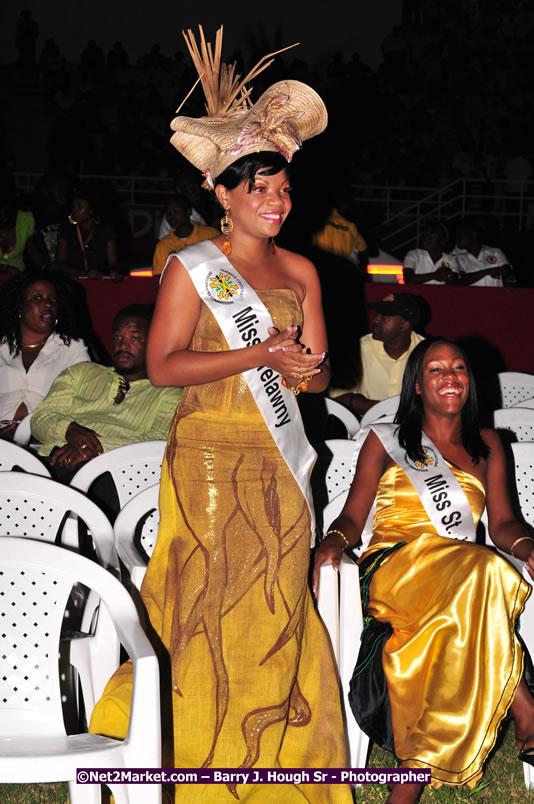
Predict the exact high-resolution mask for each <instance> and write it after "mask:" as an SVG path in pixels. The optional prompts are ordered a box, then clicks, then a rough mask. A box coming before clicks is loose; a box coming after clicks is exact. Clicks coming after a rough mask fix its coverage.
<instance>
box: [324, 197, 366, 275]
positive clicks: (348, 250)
mask: <svg viewBox="0 0 534 804" xmlns="http://www.w3.org/2000/svg"><path fill="white" fill-rule="evenodd" d="M313 245H314V246H316V247H317V248H319V249H321V251H328V252H329V253H330V254H335V255H336V256H338V257H345V258H347V259H349V260H352V262H354V263H356V265H360V264H361V261H362V258H363V259H364V260H365V255H366V254H367V243H366V242H365V240H364V239H363V237H362V236H361V234H360V233H359V231H358V228H357V226H356V224H355V223H353V222H352V221H349V220H347V218H344V217H343V215H341V214H340V213H339V212H338V210H337V209H332V210H331V211H330V214H329V215H328V220H327V221H326V223H325V225H324V226H323V228H322V229H320V230H319V231H318V232H315V234H314V235H313Z"/></svg>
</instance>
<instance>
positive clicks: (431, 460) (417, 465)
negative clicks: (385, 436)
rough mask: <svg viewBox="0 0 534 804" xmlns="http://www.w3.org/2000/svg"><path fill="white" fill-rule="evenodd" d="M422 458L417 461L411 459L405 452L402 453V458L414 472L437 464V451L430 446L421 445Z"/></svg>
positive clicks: (426, 469) (422, 470) (431, 467)
mask: <svg viewBox="0 0 534 804" xmlns="http://www.w3.org/2000/svg"><path fill="white" fill-rule="evenodd" d="M423 453H424V458H423V459H422V460H419V461H412V459H411V458H409V457H408V455H407V453H405V454H404V460H405V461H406V463H407V464H408V466H409V467H410V468H411V469H413V470H414V471H415V472H426V471H428V469H433V468H434V467H436V466H437V465H438V453H437V452H436V450H435V449H433V448H432V447H423Z"/></svg>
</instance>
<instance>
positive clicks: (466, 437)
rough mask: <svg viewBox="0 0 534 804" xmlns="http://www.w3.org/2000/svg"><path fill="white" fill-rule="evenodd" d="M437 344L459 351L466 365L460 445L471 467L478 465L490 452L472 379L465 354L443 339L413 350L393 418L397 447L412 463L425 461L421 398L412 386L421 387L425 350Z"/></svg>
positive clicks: (427, 339) (428, 341)
mask: <svg viewBox="0 0 534 804" xmlns="http://www.w3.org/2000/svg"><path fill="white" fill-rule="evenodd" d="M438 343H443V344H448V345H449V346H453V347H454V348H455V349H457V350H458V351H459V353H460V354H461V356H462V360H463V361H464V363H465V368H466V370H467V376H468V378H469V393H468V396H467V399H466V402H465V405H464V407H463V410H462V444H463V446H464V448H465V449H466V451H467V453H468V454H469V455H470V456H471V457H472V459H473V461H474V463H478V461H479V460H480V458H487V457H488V455H489V448H488V445H487V444H486V442H485V441H484V439H483V438H482V436H481V435H480V425H479V422H478V404H477V392H476V386H475V377H474V374H473V370H472V368H471V364H470V363H469V360H468V358H467V355H466V354H465V352H464V350H463V349H462V348H461V347H460V346H458V345H457V344H456V343H453V342H452V341H449V340H447V339H446V338H435V339H432V338H426V339H425V340H424V341H421V343H420V344H418V345H417V346H416V347H415V349H414V350H413V352H412V353H411V355H410V356H409V358H408V362H407V363H406V368H405V370H404V376H403V378H402V390H401V394H400V401H399V407H398V410H397V414H396V416H395V423H396V424H399V425H400V426H399V428H398V431H397V432H398V438H399V443H400V445H401V447H403V449H405V450H406V452H407V453H408V457H409V458H411V459H412V460H413V461H417V460H423V459H424V454H423V448H422V446H421V431H422V427H423V416H424V410H423V402H422V399H421V395H420V394H418V393H416V390H415V386H416V383H419V385H421V384H422V381H423V363H424V361H425V357H426V354H427V352H428V350H429V349H430V348H431V347H432V346H434V345H435V344H438Z"/></svg>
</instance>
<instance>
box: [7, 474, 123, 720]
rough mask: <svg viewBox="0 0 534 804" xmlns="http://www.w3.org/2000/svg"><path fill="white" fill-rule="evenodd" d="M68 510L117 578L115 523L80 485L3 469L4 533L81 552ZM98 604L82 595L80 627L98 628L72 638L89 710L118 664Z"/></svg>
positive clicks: (110, 631)
mask: <svg viewBox="0 0 534 804" xmlns="http://www.w3.org/2000/svg"><path fill="white" fill-rule="evenodd" d="M69 513H72V514H74V515H75V516H77V517H79V518H80V519H81V520H82V521H83V522H84V523H85V525H86V526H87V529H88V531H89V533H90V534H91V537H92V540H93V545H94V549H95V553H96V557H97V560H98V563H99V564H100V565H101V566H102V567H104V568H105V569H107V570H109V571H110V572H112V573H113V574H114V575H116V576H117V577H119V560H118V556H117V551H116V549H115V541H114V538H113V528H112V527H111V524H110V522H109V520H108V518H107V517H106V515H105V514H104V513H103V512H102V511H101V510H100V508H99V507H98V506H97V505H95V504H94V503H93V502H91V500H89V499H88V498H87V497H85V495H83V494H81V492H79V491H77V490H76V489H72V488H69V486H64V485H63V484H62V483H57V482H56V481H55V480H51V479H49V478H46V477H39V476H37V475H30V474H25V473H22V472H0V534H2V535H5V536H16V537H22V538H25V539H28V538H32V539H41V540H43V541H48V542H52V543H53V542H57V541H59V543H60V544H61V545H62V546H65V547H67V546H68V547H71V548H74V549H75V550H76V551H77V552H80V544H79V543H78V544H73V543H72V542H70V541H69V542H66V541H65V540H64V539H63V535H64V534H65V532H66V529H65V528H64V527H63V524H64V522H65V519H66V517H67V515H68V514H69ZM70 533H71V531H69V534H70ZM76 535H77V531H76ZM97 606H98V604H97V601H95V599H94V597H93V598H92V597H91V596H90V595H89V597H88V598H87V599H85V598H84V599H83V611H82V612H81V615H80V619H81V629H82V631H85V632H92V630H93V628H94V627H95V623H98V625H99V628H98V629H97V631H96V632H95V633H94V634H93V636H92V637H91V638H87V639H73V640H72V641H71V642H70V651H71V657H72V656H75V657H76V658H77V664H78V665H79V666H80V667H81V668H82V672H81V673H80V683H81V686H82V691H83V697H84V703H85V709H86V712H87V714H88V715H89V714H90V712H91V711H92V708H93V706H94V704H95V702H96V701H97V700H98V698H99V697H100V695H101V694H102V691H103V689H104V686H105V684H106V682H107V681H108V679H109V678H110V676H111V675H112V674H113V672H114V671H115V670H116V669H117V667H118V665H119V654H120V646H119V643H118V641H117V640H116V638H114V633H113V629H112V628H111V627H110V623H109V618H108V615H107V612H106V610H103V611H100V610H98V608H97ZM74 627H75V628H76V627H77V624H75V626H74Z"/></svg>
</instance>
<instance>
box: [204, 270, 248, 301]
mask: <svg viewBox="0 0 534 804" xmlns="http://www.w3.org/2000/svg"><path fill="white" fill-rule="evenodd" d="M206 294H207V295H208V296H209V298H210V299H212V300H213V301H214V302H218V303H219V304H232V303H233V302H234V301H235V300H237V299H239V298H240V297H241V296H242V295H243V283H242V282H241V280H240V279H239V277H237V276H235V274H233V273H232V272H231V271H219V273H218V274H215V273H209V274H208V276H207V277H206Z"/></svg>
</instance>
